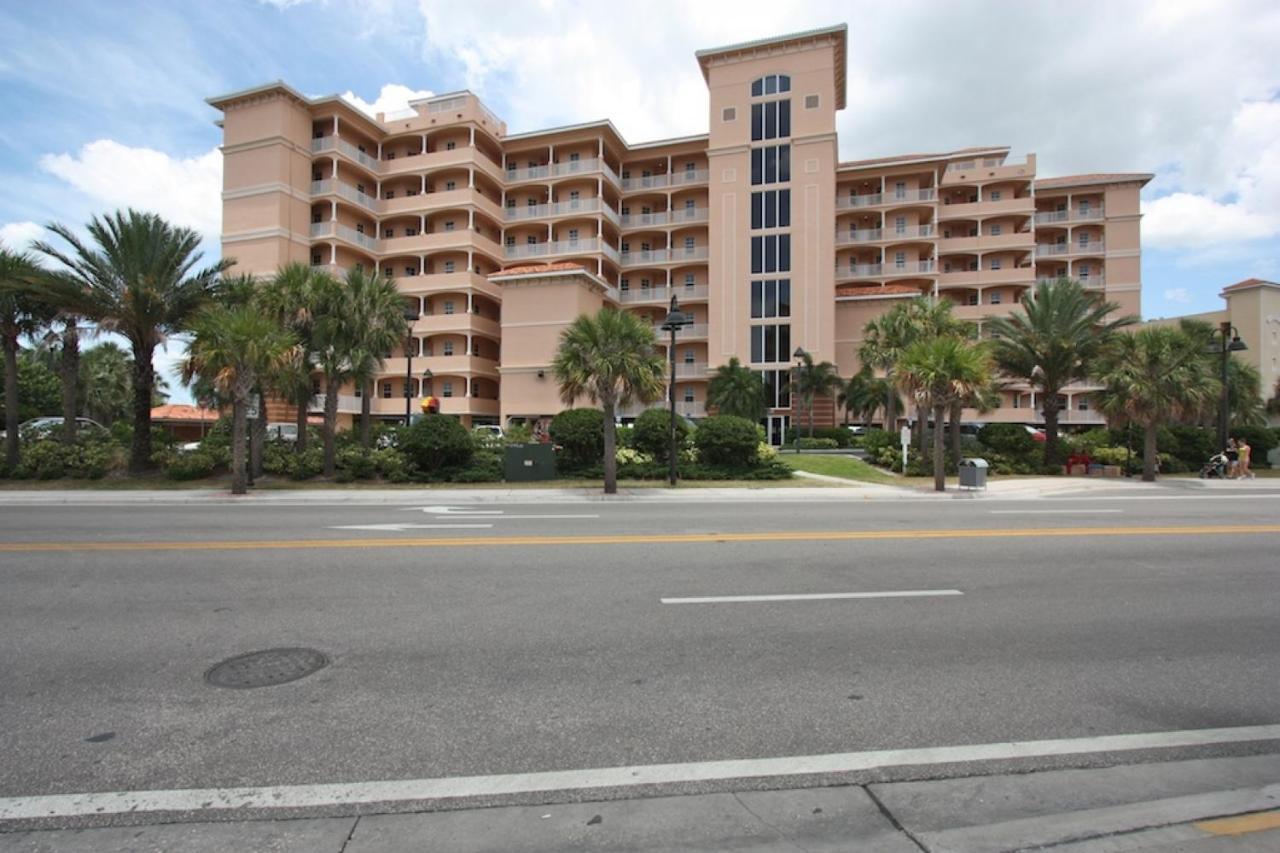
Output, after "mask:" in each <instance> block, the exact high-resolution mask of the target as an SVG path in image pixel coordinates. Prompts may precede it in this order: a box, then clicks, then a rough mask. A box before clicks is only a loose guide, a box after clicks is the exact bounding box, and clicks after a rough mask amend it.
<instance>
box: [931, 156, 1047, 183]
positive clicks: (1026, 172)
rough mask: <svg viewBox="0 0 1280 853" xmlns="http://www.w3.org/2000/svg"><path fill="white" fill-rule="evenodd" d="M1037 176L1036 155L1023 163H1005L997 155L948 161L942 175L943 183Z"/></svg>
mask: <svg viewBox="0 0 1280 853" xmlns="http://www.w3.org/2000/svg"><path fill="white" fill-rule="evenodd" d="M1035 176H1036V161H1035V156H1034V155H1029V156H1028V157H1027V158H1026V160H1024V161H1023V162H1021V163H1005V162H1003V161H1001V160H1000V159H999V158H996V157H987V158H985V159H982V160H966V161H964V162H962V163H948V164H947V170H946V171H945V172H944V173H943V175H942V183H943V184H967V183H973V182H974V181H999V180H1016V179H1018V178H1025V179H1027V180H1031V179H1032V178H1034V177H1035Z"/></svg>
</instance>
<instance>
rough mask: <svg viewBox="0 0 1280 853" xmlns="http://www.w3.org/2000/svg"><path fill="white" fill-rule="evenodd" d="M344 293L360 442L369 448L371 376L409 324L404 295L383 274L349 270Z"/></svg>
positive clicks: (378, 370)
mask: <svg viewBox="0 0 1280 853" xmlns="http://www.w3.org/2000/svg"><path fill="white" fill-rule="evenodd" d="M347 296H348V299H349V300H350V306H351V310H350V314H349V320H350V323H351V364H352V369H351V373H352V378H353V379H354V380H355V382H356V385H357V387H359V388H361V389H362V393H361V395H360V443H361V444H362V445H364V446H365V447H369V446H370V445H371V444H372V435H371V434H370V426H371V421H372V417H371V412H370V408H371V404H372V397H373V379H374V377H375V376H377V375H378V374H379V373H380V372H381V371H382V365H383V364H384V363H386V359H387V356H388V355H389V354H390V353H391V351H392V350H393V349H395V347H396V345H397V344H399V343H402V342H403V341H404V340H405V336H406V335H407V334H408V332H409V324H408V321H407V320H405V316H404V297H402V296H401V295H400V291H399V290H397V289H396V283H395V282H394V281H392V280H391V279H389V278H387V277H386V276H382V275H379V274H378V273H376V272H374V273H372V274H370V273H365V272H363V271H361V270H352V271H351V272H349V273H347Z"/></svg>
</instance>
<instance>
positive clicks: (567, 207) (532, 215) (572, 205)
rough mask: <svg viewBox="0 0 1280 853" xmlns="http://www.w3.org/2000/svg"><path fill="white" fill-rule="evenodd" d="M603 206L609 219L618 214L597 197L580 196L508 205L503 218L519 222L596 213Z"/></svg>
mask: <svg viewBox="0 0 1280 853" xmlns="http://www.w3.org/2000/svg"><path fill="white" fill-rule="evenodd" d="M601 208H604V213H605V215H606V216H609V218H610V219H613V218H615V217H616V216H617V215H618V214H617V213H616V212H615V211H614V209H613V208H611V207H609V205H607V204H603V203H602V202H601V200H600V199H598V198H582V199H576V200H570V201H557V202H553V203H551V204H535V205H532V206H525V207H508V208H506V209H505V214H504V215H505V218H506V220H507V221H508V222H520V221H523V220H526V219H548V218H550V217H552V216H570V215H573V214H578V213H584V214H585V213H596V212H599V211H600V209H601Z"/></svg>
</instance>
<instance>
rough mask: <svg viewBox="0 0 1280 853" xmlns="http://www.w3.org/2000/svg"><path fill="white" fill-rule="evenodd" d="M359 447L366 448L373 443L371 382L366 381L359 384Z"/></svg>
mask: <svg viewBox="0 0 1280 853" xmlns="http://www.w3.org/2000/svg"><path fill="white" fill-rule="evenodd" d="M360 392H361V393H360V446H361V447H368V446H369V445H370V444H372V443H373V432H372V429H371V424H372V421H373V400H372V399H370V398H371V397H372V396H373V380H372V379H366V380H365V381H364V382H362V383H360Z"/></svg>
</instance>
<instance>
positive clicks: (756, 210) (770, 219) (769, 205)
mask: <svg viewBox="0 0 1280 853" xmlns="http://www.w3.org/2000/svg"><path fill="white" fill-rule="evenodd" d="M789 227H791V190H763V191H761V192H754V193H752V194H751V228H752V229H753V230H759V229H761V228H789Z"/></svg>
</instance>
